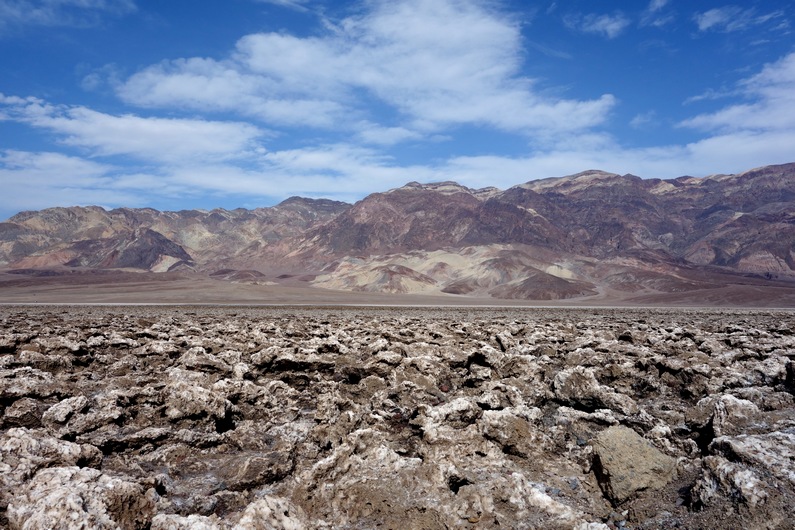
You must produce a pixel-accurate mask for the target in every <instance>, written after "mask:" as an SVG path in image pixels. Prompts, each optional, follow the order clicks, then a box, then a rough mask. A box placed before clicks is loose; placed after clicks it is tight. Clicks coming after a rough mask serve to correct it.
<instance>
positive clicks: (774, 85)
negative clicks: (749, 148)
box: [681, 53, 795, 145]
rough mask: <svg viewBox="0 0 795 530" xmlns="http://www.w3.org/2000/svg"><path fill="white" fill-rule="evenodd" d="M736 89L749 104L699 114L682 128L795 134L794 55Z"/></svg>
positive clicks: (767, 66)
mask: <svg viewBox="0 0 795 530" xmlns="http://www.w3.org/2000/svg"><path fill="white" fill-rule="evenodd" d="M738 90H739V91H740V92H741V93H742V94H744V95H745V96H746V98H748V100H749V101H748V102H746V103H738V104H734V105H729V106H727V107H724V108H723V109H721V110H719V111H717V112H714V113H710V114H700V115H698V116H695V117H693V118H690V119H688V120H685V121H683V122H682V124H681V125H682V126H685V127H692V128H697V129H702V130H706V131H719V132H726V131H781V130H789V131H792V132H794V133H795V111H793V109H795V53H791V54H789V55H787V56H785V57H783V58H782V59H780V60H779V61H777V62H775V63H772V64H768V65H766V66H765V67H764V68H763V69H762V71H761V72H760V73H758V74H756V75H754V76H752V77H749V78H748V79H745V80H743V81H741V82H740V83H739V85H738ZM793 145H795V143H793Z"/></svg>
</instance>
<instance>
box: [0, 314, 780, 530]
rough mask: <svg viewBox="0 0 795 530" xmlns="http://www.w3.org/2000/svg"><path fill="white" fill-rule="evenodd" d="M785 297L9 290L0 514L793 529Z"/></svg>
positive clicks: (197, 523) (178, 520) (0, 398)
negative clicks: (599, 302) (615, 298)
mask: <svg viewBox="0 0 795 530" xmlns="http://www.w3.org/2000/svg"><path fill="white" fill-rule="evenodd" d="M791 329H795V315H794V314H793V313H792V312H788V311H767V312H758V311H700V310H677V311H673V310H647V309H622V310H607V309H604V310H597V309H588V310H586V309H495V308H485V309H473V308H464V309H446V308H445V309H441V308H440V309H423V308H401V309H388V308H307V307H303V308H289V307H283V308H262V307H261V308H254V307H249V308H246V307H189V306H185V307H164V306H161V307H144V306H129V307H100V306H82V307H44V306H39V307H11V306H5V307H0V345H3V346H2V348H0V527H9V528H12V529H38V528H122V529H136V530H137V529H142V530H143V529H151V530H167V529H168V530H172V529H173V530H182V529H189V528H190V529H207V530H232V529H236V530H257V529H323V528H329V529H330V528H335V529H337V528H339V529H354V528H376V527H378V528H395V529H398V528H400V529H404V528H423V529H459V528H462V529H485V528H496V527H499V528H518V529H525V528H526V529H530V528H533V529H536V528H540V529H572V528H573V529H577V530H605V529H616V528H634V529H658V528H698V529H718V528H770V529H774V528H792V527H793V523H792V522H793V521H795V396H794V395H793V388H794V387H793V368H792V366H793V359H795V335H793V334H792V332H791V331H790V330H791Z"/></svg>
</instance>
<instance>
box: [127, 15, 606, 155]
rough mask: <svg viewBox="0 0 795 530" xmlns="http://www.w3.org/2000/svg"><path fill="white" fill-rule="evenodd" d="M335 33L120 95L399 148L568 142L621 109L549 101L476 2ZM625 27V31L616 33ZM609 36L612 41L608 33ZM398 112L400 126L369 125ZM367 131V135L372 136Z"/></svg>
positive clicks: (351, 22) (272, 45)
mask: <svg viewBox="0 0 795 530" xmlns="http://www.w3.org/2000/svg"><path fill="white" fill-rule="evenodd" d="M366 5H367V6H368V7H369V11H367V12H364V13H362V14H359V15H356V16H352V17H348V18H345V19H343V20H341V21H339V22H338V23H337V24H334V25H329V26H327V28H326V33H325V34H323V35H319V36H314V37H296V36H293V35H289V34H285V33H258V34H252V35H248V36H245V37H243V38H242V39H240V40H239V41H238V43H237V46H236V48H235V50H234V52H233V53H232V54H231V55H230V56H228V57H227V58H223V59H218V60H213V59H206V58H184V59H175V60H171V61H166V62H163V63H161V64H158V65H154V66H151V67H148V68H145V69H143V70H141V71H140V72H138V73H137V74H135V75H133V76H132V77H130V78H129V79H128V80H127V81H126V82H125V83H123V84H122V85H121V86H119V88H118V93H119V95H120V96H121V97H122V98H123V99H124V100H125V101H127V102H129V103H132V104H135V105H139V106H144V107H168V108H173V107H174V106H176V107H181V108H187V109H197V110H202V111H218V112H228V111H232V112H236V113H238V114H241V115H245V116H251V117H255V118H257V119H260V120H262V121H263V122H264V123H266V124H268V126H273V127H292V126H299V125H300V126H306V125H309V126H312V127H316V128H326V129H329V128H333V129H335V130H346V131H349V132H352V133H362V134H367V131H366V130H365V131H359V130H358V127H359V124H371V123H378V125H379V126H380V127H383V128H386V129H389V130H392V131H393V132H395V131H397V130H398V129H404V130H406V131H409V132H411V134H394V135H392V137H393V138H395V140H396V141H397V140H400V139H409V138H416V137H417V136H416V134H415V133H419V134H422V135H426V134H437V133H439V132H440V131H443V130H444V129H445V128H448V127H455V126H459V125H474V126H484V127H493V128H496V129H500V130H505V131H513V132H517V131H518V132H526V133H528V134H537V133H538V132H539V131H544V133H545V134H560V133H563V132H567V131H573V130H581V129H586V128H589V127H593V126H595V125H599V124H601V123H602V122H603V121H604V120H605V118H606V116H607V113H608V112H609V111H610V109H611V108H612V107H613V105H614V99H613V97H612V96H610V95H602V96H601V97H598V98H596V99H592V100H575V99H552V98H550V97H547V96H545V95H543V94H542V92H541V91H538V90H536V89H535V87H536V85H537V82H535V81H533V80H530V79H527V78H524V77H522V75H521V73H520V69H521V63H522V61H523V56H522V51H521V41H522V37H521V32H520V28H519V25H518V23H517V22H514V21H513V20H512V19H511V18H510V17H509V16H507V15H506V14H505V13H503V12H501V11H498V10H496V9H495V8H493V7H489V6H490V5H491V4H488V3H483V2H476V1H473V0H456V1H453V0H402V1H396V2H387V1H374V2H370V3H368V4H366ZM619 24H620V22H619ZM605 31H608V32H609V33H610V34H612V32H614V31H615V29H612V27H611V29H606V30H605ZM372 105H385V106H387V108H389V109H391V111H392V113H393V116H394V117H393V119H391V120H390V121H388V122H384V120H383V118H382V119H378V117H377V116H374V115H372V114H371V111H370V110H369V109H370V108H371V107H372ZM369 128H370V127H369V126H368V129H369Z"/></svg>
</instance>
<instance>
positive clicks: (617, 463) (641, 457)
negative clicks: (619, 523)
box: [592, 425, 676, 505]
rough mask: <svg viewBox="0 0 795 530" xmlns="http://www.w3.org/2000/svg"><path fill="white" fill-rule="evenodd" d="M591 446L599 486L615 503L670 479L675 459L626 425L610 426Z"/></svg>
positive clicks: (659, 485) (659, 486)
mask: <svg viewBox="0 0 795 530" xmlns="http://www.w3.org/2000/svg"><path fill="white" fill-rule="evenodd" d="M592 445H593V449H594V472H595V473H596V476H597V479H598V480H599V485H600V486H601V487H602V491H603V492H604V494H605V496H607V497H608V498H609V499H610V500H611V501H612V502H613V503H614V504H616V505H618V504H621V503H622V502H624V501H626V500H628V499H630V498H631V497H633V496H634V495H635V494H636V493H638V492H640V491H644V490H657V489H660V488H662V487H663V486H665V485H666V484H667V483H668V481H670V480H671V478H673V473H674V467H675V466H676V459H674V458H671V457H670V456H667V455H665V454H663V453H662V452H660V451H659V450H658V449H656V448H655V447H653V446H652V445H650V444H649V443H648V442H647V441H646V440H644V439H643V438H641V437H640V435H638V434H637V433H636V432H635V431H633V430H632V429H630V428H628V427H623V426H621V425H616V426H614V427H610V428H609V429H606V430H604V431H602V432H601V433H600V434H599V435H598V436H597V437H596V440H594V441H593V444H592Z"/></svg>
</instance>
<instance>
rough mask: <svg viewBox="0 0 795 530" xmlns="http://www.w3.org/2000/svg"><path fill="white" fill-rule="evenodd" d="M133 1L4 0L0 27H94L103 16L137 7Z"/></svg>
mask: <svg viewBox="0 0 795 530" xmlns="http://www.w3.org/2000/svg"><path fill="white" fill-rule="evenodd" d="M136 9H137V8H136V5H135V2H134V1H133V0H3V1H2V2H0V29H3V28H4V27H7V26H17V27H20V26H78V27H84V26H93V25H95V24H97V23H99V22H100V21H101V20H102V18H103V17H104V16H106V15H111V16H121V15H125V14H128V13H131V12H134V11H135V10H136Z"/></svg>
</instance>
